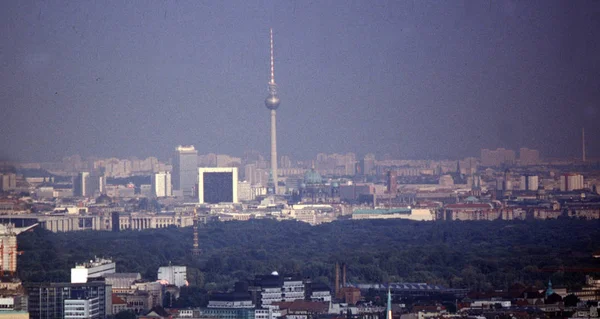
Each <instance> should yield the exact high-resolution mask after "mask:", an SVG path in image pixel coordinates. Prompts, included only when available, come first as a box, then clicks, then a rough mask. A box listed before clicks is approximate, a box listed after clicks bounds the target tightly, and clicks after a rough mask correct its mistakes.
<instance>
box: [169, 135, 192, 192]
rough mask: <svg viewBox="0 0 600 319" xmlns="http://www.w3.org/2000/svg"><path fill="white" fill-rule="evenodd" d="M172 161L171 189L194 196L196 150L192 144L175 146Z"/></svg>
mask: <svg viewBox="0 0 600 319" xmlns="http://www.w3.org/2000/svg"><path fill="white" fill-rule="evenodd" d="M175 150H176V152H175V161H174V162H173V176H172V182H173V189H174V190H177V191H180V193H181V194H182V195H183V196H185V197H192V196H194V190H195V188H196V183H197V181H198V179H197V176H198V175H197V174H198V151H196V149H195V148H194V146H181V145H180V146H177V148H176V149H175Z"/></svg>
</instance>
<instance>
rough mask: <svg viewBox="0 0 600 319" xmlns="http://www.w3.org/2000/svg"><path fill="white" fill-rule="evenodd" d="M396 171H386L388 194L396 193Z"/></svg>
mask: <svg viewBox="0 0 600 319" xmlns="http://www.w3.org/2000/svg"><path fill="white" fill-rule="evenodd" d="M397 178H398V172H396V171H388V172H387V192H388V194H396V192H397V191H398V183H397Z"/></svg>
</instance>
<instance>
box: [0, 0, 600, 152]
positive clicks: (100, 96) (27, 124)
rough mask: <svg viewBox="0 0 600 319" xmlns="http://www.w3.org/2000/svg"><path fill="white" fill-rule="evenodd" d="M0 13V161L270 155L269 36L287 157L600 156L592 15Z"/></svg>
mask: <svg viewBox="0 0 600 319" xmlns="http://www.w3.org/2000/svg"><path fill="white" fill-rule="evenodd" d="M2 8H3V10H0V18H1V19H0V21H2V22H0V24H1V25H2V27H3V29H4V30H8V32H4V33H2V34H1V35H0V47H1V48H2V51H1V52H0V68H1V69H2V72H0V83H1V84H2V85H0V105H1V106H2V110H3V112H4V114H5V118H6V119H8V120H7V121H5V122H4V123H3V134H2V136H1V138H0V149H2V151H1V152H0V160H17V161H52V160H59V159H60V158H62V157H64V156H68V155H72V154H81V155H82V156H85V157H87V156H92V155H95V156H103V157H110V156H116V157H123V156H138V157H146V156H157V157H159V158H163V159H164V158H169V156H170V155H171V154H172V149H173V147H174V146H176V145H195V146H196V147H197V149H198V151H199V153H203V154H204V153H211V152H214V153H225V154H233V155H237V156H241V155H242V153H243V152H244V151H246V150H251V149H255V150H259V151H260V152H261V153H263V154H267V152H268V151H267V150H268V147H269V145H268V143H266V142H265V138H264V137H265V136H267V135H268V125H266V117H265V115H264V112H261V102H262V99H263V96H262V94H261V93H260V92H263V90H264V86H263V84H261V83H264V82H263V81H264V73H265V72H264V70H265V69H266V68H267V67H268V65H267V62H266V61H265V59H264V56H265V53H266V52H265V48H266V47H267V46H268V45H267V41H266V40H265V37H264V34H265V31H266V30H268V29H269V27H271V26H272V27H273V28H274V29H276V30H277V34H278V39H280V40H279V41H278V52H281V56H282V57H283V61H282V63H281V66H280V67H279V69H278V78H279V79H280V80H281V81H283V82H284V83H285V84H286V85H285V87H284V90H283V93H282V94H284V95H285V97H286V99H285V100H286V107H285V108H284V109H282V110H280V112H281V113H280V116H281V118H280V122H279V123H278V124H279V125H278V126H279V134H278V135H279V139H280V140H279V145H278V146H279V153H280V154H286V155H289V156H292V157H294V158H299V159H302V158H310V157H311V156H313V155H314V154H317V153H320V152H325V153H346V152H355V153H357V154H366V153H374V154H377V155H379V156H381V155H383V154H386V153H387V154H390V155H391V156H393V157H396V158H460V157H465V156H478V155H479V152H480V149H482V148H490V149H495V148H497V147H504V148H507V149H518V148H520V147H528V148H532V149H538V150H540V152H541V153H542V154H544V156H547V157H580V155H581V132H582V128H585V129H586V131H587V132H586V133H587V136H588V139H587V154H586V155H587V156H588V157H590V158H594V157H598V156H599V155H600V145H598V144H597V143H596V142H595V141H594V139H593V138H591V137H593V136H597V135H598V134H600V128H598V127H597V125H595V123H596V122H597V120H598V117H599V116H600V113H599V112H598V103H599V100H600V97H599V96H598V92H600V90H599V89H598V83H600V81H598V78H599V74H600V73H599V72H598V70H600V58H598V55H597V54H595V52H597V51H598V48H599V47H600V43H599V41H600V40H598V39H600V35H598V33H599V32H600V31H598V30H600V26H599V24H600V19H598V17H599V16H600V4H599V3H598V2H595V1H581V2H565V1H549V2H525V3H523V2H513V1H506V2H502V3H479V2H463V3H454V2H451V3H444V4H434V3H432V2H416V1H414V2H402V3H387V4H386V3H382V4H378V5H372V4H369V3H361V2H358V3H351V4H345V5H343V6H342V5H340V4H338V3H329V4H327V3H326V4H310V5H306V6H299V5H297V4H295V3H291V2H278V3H260V4H258V3H246V2H236V3H235V5H234V4H233V3H225V4H223V3H204V4H201V3H196V2H178V3H150V4H148V5H145V6H143V7H142V6H138V5H137V4H135V3H125V4H122V5H119V4H116V3H112V4H108V5H97V4H96V5H95V4H90V3H72V2H66V1H65V2H57V3H53V4H47V3H24V2H21V3H5V4H2ZM214 12H219V14H218V15H217V14H213V13H214ZM307 154H310V155H308V156H307Z"/></svg>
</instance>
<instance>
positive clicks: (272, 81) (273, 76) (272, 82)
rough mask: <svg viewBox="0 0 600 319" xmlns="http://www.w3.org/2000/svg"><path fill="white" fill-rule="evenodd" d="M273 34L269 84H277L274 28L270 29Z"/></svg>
mask: <svg viewBox="0 0 600 319" xmlns="http://www.w3.org/2000/svg"><path fill="white" fill-rule="evenodd" d="M269 31H270V34H271V81H270V82H269V84H275V56H274V53H273V28H271V29H269Z"/></svg>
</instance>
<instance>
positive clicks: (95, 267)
mask: <svg viewBox="0 0 600 319" xmlns="http://www.w3.org/2000/svg"><path fill="white" fill-rule="evenodd" d="M115 272H116V264H115V263H114V262H113V261H112V260H110V259H104V258H96V259H94V260H90V261H89V262H86V263H83V264H80V265H76V266H75V268H71V283H72V284H80V283H86V282H88V279H89V278H98V277H103V276H104V275H106V274H114V273H115Z"/></svg>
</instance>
